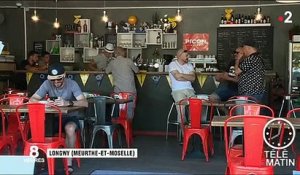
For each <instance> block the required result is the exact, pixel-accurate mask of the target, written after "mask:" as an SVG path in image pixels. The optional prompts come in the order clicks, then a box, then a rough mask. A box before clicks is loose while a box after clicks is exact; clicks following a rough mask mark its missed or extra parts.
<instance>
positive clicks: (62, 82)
mask: <svg viewBox="0 0 300 175" xmlns="http://www.w3.org/2000/svg"><path fill="white" fill-rule="evenodd" d="M65 76H66V73H65V69H64V67H63V66H62V65H61V64H54V65H51V66H50V67H49V69H48V77H47V78H48V80H46V81H44V82H43V84H42V85H41V86H40V88H39V89H38V90H37V91H36V92H35V93H34V94H33V96H32V97H31V98H30V101H32V102H36V101H39V100H42V99H44V98H45V97H46V96H47V95H48V96H49V97H50V99H51V98H56V99H55V100H54V101H52V103H53V104H54V105H56V106H83V107H87V106H88V102H87V100H86V99H85V97H84V96H83V93H82V91H81V89H80V87H79V86H78V84H77V83H76V82H75V81H74V80H71V79H69V78H65ZM79 115H80V113H79V112H78V111H74V112H71V113H68V114H67V116H63V121H62V124H63V127H64V129H65V132H66V146H67V147H68V148H74V146H75V140H76V134H75V131H76V129H78V128H80V125H79V120H78V117H79ZM68 165H69V167H70V168H69V171H73V169H72V168H71V167H72V159H68Z"/></svg>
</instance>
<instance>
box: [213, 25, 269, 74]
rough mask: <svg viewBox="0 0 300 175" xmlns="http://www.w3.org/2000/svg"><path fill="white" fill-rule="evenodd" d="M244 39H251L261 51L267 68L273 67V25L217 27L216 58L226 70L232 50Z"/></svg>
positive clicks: (221, 67)
mask: <svg viewBox="0 0 300 175" xmlns="http://www.w3.org/2000/svg"><path fill="white" fill-rule="evenodd" d="M246 40H252V41H254V42H255V44H256V45H257V47H258V48H257V49H258V51H259V52H260V53H261V55H262V58H263V60H264V64H265V67H266V69H267V70H272V69H273V27H219V28H218V29H217V60H218V64H219V68H220V69H221V70H226V68H227V66H228V64H229V62H230V60H231V58H233V54H232V52H233V51H234V50H235V49H236V48H237V47H238V46H241V45H242V43H243V42H244V41H246Z"/></svg>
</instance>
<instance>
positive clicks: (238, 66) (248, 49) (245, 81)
mask: <svg viewBox="0 0 300 175" xmlns="http://www.w3.org/2000/svg"><path fill="white" fill-rule="evenodd" d="M243 52H244V56H245V58H244V59H241V57H237V59H236V62H235V74H236V75H238V76H239V80H238V93H239V95H246V96H252V97H254V98H256V99H257V100H258V101H259V102H262V100H263V97H264V92H265V87H264V81H265V67H264V63H263V59H262V57H261V56H260V54H259V53H258V52H257V49H256V45H255V43H254V42H253V41H246V42H244V43H243Z"/></svg>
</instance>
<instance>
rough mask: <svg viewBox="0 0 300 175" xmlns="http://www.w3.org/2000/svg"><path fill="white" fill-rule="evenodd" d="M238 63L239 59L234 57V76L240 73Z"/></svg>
mask: <svg viewBox="0 0 300 175" xmlns="http://www.w3.org/2000/svg"><path fill="white" fill-rule="evenodd" d="M239 65H240V59H236V60H235V64H234V71H235V75H236V76H239V75H240V74H241V73H242V70H241V69H240V67H239Z"/></svg>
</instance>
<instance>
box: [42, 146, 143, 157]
mask: <svg viewBox="0 0 300 175" xmlns="http://www.w3.org/2000/svg"><path fill="white" fill-rule="evenodd" d="M47 157H53V158H137V157H138V151H137V149H136V148H134V149H63V148H61V149H48V150H47Z"/></svg>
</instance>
